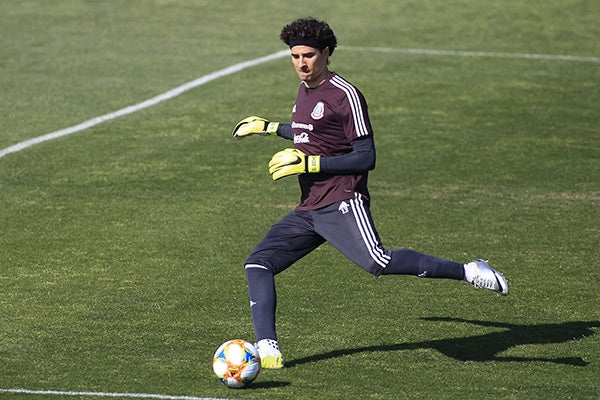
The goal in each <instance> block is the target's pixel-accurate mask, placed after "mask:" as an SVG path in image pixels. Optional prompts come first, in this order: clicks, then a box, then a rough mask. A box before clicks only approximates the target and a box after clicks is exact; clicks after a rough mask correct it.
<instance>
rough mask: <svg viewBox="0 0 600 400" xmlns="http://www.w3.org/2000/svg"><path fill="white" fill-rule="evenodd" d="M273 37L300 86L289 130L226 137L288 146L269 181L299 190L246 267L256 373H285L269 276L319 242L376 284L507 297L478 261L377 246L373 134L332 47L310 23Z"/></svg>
mask: <svg viewBox="0 0 600 400" xmlns="http://www.w3.org/2000/svg"><path fill="white" fill-rule="evenodd" d="M280 38H281V40H282V41H283V42H284V43H285V44H286V45H288V46H289V48H290V50H291V58H292V64H293V66H294V68H295V70H296V73H297V74H298V76H299V78H300V80H301V83H300V87H299V88H298V96H297V98H296V103H295V105H294V108H293V110H292V123H291V124H283V123H278V122H270V121H267V120H266V119H264V118H260V117H248V118H245V119H243V120H242V121H240V122H239V123H238V124H237V125H236V126H235V128H234V130H233V137H234V138H236V139H243V138H246V137H248V136H251V135H263V136H268V135H273V136H280V137H282V138H285V139H288V140H290V141H292V142H293V147H290V148H287V149H285V150H282V151H280V152H278V153H276V154H275V155H274V156H273V158H272V159H271V161H270V163H269V172H270V174H271V176H272V177H273V179H274V180H278V179H282V178H285V177H288V176H296V175H297V176H298V181H299V183H300V191H301V196H300V204H299V205H298V206H297V207H296V208H295V209H294V210H293V211H291V212H290V213H288V214H287V215H286V216H284V217H283V218H282V219H281V220H280V221H279V222H277V223H276V224H275V225H273V227H272V228H271V229H270V230H269V231H268V232H267V234H266V235H265V237H264V238H263V239H262V241H261V242H260V243H258V245H257V246H256V247H255V248H254V250H252V252H251V253H250V255H249V256H248V257H247V259H246V262H245V271H246V278H247V281H248V292H249V296H250V307H251V308H250V310H251V316H252V323H253V325H254V330H255V333H256V342H257V349H258V352H259V355H260V357H261V360H262V367H263V368H281V367H283V366H284V359H283V355H282V354H281V351H280V349H279V343H278V341H277V333H276V327H275V307H276V293H275V280H274V275H276V274H278V273H280V272H282V271H284V270H285V269H287V268H288V267H289V266H291V265H292V264H293V263H294V262H296V261H297V260H299V259H300V258H302V257H304V256H305V255H307V254H308V253H310V252H311V251H313V250H314V249H316V248H317V247H319V246H320V245H321V244H323V243H324V242H326V241H327V242H329V243H331V245H333V246H334V247H335V248H336V249H338V250H339V251H340V252H341V253H342V254H344V255H345V256H346V257H348V258H349V259H350V260H352V261H353V262H354V263H356V264H358V265H359V266H360V267H362V268H364V269H365V270H366V271H368V272H370V273H371V274H373V275H375V276H380V275H414V276H419V277H423V278H447V279H456V280H463V281H467V282H469V283H471V284H473V285H474V286H475V287H476V288H485V289H490V290H493V291H496V292H498V293H500V294H503V295H507V294H508V284H507V282H506V279H505V278H504V276H503V275H502V274H501V273H500V272H498V271H496V270H495V269H493V268H492V267H490V266H489V265H488V264H487V263H486V262H485V261H483V260H475V261H471V262H468V263H466V264H463V263H458V262H454V261H450V260H445V259H442V258H438V257H434V256H430V255H426V254H422V253H419V252H416V251H413V250H408V249H398V250H387V249H385V248H384V247H383V245H382V244H381V241H380V239H379V235H378V234H377V231H376V229H375V226H374V225H373V220H372V218H371V213H370V211H369V203H370V200H371V197H370V195H369V191H368V189H367V178H368V174H369V171H370V170H372V169H373V168H374V167H375V146H374V142H373V130H372V128H371V122H370V120H369V115H368V112H367V104H366V101H365V99H364V97H363V95H362V94H361V92H360V91H359V90H358V89H357V88H356V87H354V86H353V85H352V84H351V83H350V82H348V81H347V80H345V79H344V78H342V77H341V76H340V75H338V74H336V73H335V72H333V71H330V70H329V67H328V65H329V57H331V55H332V54H333V52H334V50H335V48H336V46H337V39H336V37H335V35H334V33H333V31H332V30H331V28H330V27H329V25H328V24H327V23H326V22H324V21H319V20H316V19H312V18H306V19H299V20H296V21H294V22H292V23H291V24H289V25H286V26H284V27H283V30H282V31H281V34H280Z"/></svg>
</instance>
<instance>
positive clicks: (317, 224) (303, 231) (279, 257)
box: [246, 194, 391, 276]
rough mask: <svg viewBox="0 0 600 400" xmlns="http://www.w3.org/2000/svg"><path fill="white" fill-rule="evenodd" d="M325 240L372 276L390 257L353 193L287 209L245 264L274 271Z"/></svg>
mask: <svg viewBox="0 0 600 400" xmlns="http://www.w3.org/2000/svg"><path fill="white" fill-rule="evenodd" d="M326 241H327V242H329V243H330V244H331V245H332V246H334V247H335V248H336V249H338V250H339V251H340V252H341V253H342V254H344V255H345V256H346V257H348V258H349V259H350V260H352V261H353V262H354V263H356V264H358V265H359V266H360V267H362V268H364V269H365V270H366V271H368V272H370V273H371V274H373V275H375V276H379V275H380V274H381V272H382V271H383V269H384V268H385V266H386V265H387V264H388V263H389V261H390V258H391V257H390V252H389V251H387V250H384V248H383V246H382V245H381V241H380V239H379V235H378V234H377V231H376V230H375V226H374V225H373V220H372V218H371V212H370V211H369V207H368V205H367V204H364V203H363V201H362V198H361V196H360V195H358V194H357V195H356V196H355V198H354V199H350V200H342V201H339V202H337V203H334V204H331V205H329V206H327V207H325V208H321V209H319V210H312V211H298V210H294V211H292V212H290V213H289V214H287V215H286V216H284V217H283V218H282V219H281V220H280V221H279V222H277V223H276V224H275V225H273V227H271V229H270V230H269V231H268V232H267V234H266V235H265V237H264V238H263V239H262V240H261V241H260V243H259V244H258V245H257V246H256V247H255V248H254V250H252V253H250V255H249V256H248V258H247V259H246V266H261V267H266V268H268V269H270V270H271V271H272V272H273V273H274V274H278V273H280V272H282V271H284V270H285V269H286V268H288V267H289V266H291V265H292V264H293V263H294V262H296V261H297V260H299V259H300V258H302V257H304V256H305V255H307V254H308V253H310V252H311V251H313V250H314V249H316V248H317V247H319V246H320V245H321V244H323V243H324V242H326Z"/></svg>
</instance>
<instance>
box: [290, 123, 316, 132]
mask: <svg viewBox="0 0 600 400" xmlns="http://www.w3.org/2000/svg"><path fill="white" fill-rule="evenodd" d="M292 129H304V130H307V131H309V132H312V131H313V129H314V126H313V124H303V123H301V122H294V121H292Z"/></svg>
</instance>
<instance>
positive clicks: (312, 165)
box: [306, 156, 321, 174]
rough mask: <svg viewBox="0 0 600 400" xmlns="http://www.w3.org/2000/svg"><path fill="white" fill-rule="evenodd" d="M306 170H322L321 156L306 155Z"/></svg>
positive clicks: (312, 172) (316, 171)
mask: <svg viewBox="0 0 600 400" xmlns="http://www.w3.org/2000/svg"><path fill="white" fill-rule="evenodd" d="M306 172H308V173H311V174H316V173H319V172H321V156H308V157H306Z"/></svg>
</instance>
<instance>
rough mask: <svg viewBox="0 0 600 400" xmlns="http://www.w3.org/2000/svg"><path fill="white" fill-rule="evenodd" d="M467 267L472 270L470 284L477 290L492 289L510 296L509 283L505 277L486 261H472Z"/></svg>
mask: <svg viewBox="0 0 600 400" xmlns="http://www.w3.org/2000/svg"><path fill="white" fill-rule="evenodd" d="M465 267H466V268H471V271H472V278H471V279H469V282H470V283H472V284H473V286H475V288H477V289H480V288H482V289H490V290H493V291H495V292H498V293H500V294H502V295H504V296H506V295H508V282H507V281H506V278H505V277H504V275H502V273H500V272H499V271H496V270H495V269H494V268H492V267H490V265H489V264H488V263H487V262H485V261H484V260H481V259H479V260H475V261H471V262H470V263H468V264H467V265H466V266H465Z"/></svg>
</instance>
